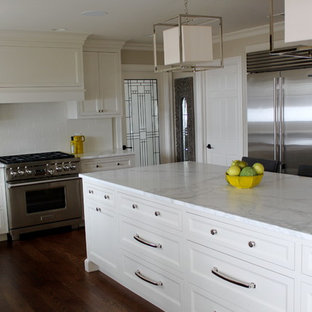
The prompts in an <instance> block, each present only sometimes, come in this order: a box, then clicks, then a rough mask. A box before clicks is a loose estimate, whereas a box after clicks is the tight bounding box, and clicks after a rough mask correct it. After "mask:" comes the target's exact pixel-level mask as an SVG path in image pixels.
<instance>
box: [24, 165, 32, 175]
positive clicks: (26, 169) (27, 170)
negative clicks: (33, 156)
mask: <svg viewBox="0 0 312 312" xmlns="http://www.w3.org/2000/svg"><path fill="white" fill-rule="evenodd" d="M25 174H27V175H31V174H32V171H31V170H30V169H28V168H27V166H25Z"/></svg>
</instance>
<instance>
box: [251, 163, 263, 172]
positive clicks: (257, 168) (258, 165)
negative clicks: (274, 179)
mask: <svg viewBox="0 0 312 312" xmlns="http://www.w3.org/2000/svg"><path fill="white" fill-rule="evenodd" d="M252 168H254V169H255V171H256V172H257V174H263V172H264V167H263V165H262V164H261V163H254V164H253V165H252Z"/></svg>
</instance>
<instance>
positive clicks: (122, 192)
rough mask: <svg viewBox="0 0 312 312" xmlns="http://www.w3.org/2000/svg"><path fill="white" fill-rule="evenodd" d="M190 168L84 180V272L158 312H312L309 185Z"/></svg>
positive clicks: (168, 166) (189, 164)
mask: <svg viewBox="0 0 312 312" xmlns="http://www.w3.org/2000/svg"><path fill="white" fill-rule="evenodd" d="M225 170H226V168H225V167H223V166H214V165H205V164H199V163H194V162H185V163H173V164H166V165H159V166H151V167H141V168H129V169H125V170H120V171H106V172H97V173H90V174H85V175H82V177H83V183H84V200H85V220H86V235H87V259H86V261H85V267H86V270H87V271H93V270H101V271H102V272H103V273H105V274H107V275H109V276H111V277H112V278H114V279H115V280H117V281H118V282H120V283H121V284H122V285H124V286H125V287H127V288H129V289H131V290H132V291H134V292H136V293H137V294H139V295H140V296H142V297H144V298H146V299H147V300H149V301H151V302H152V303H154V304H155V305H157V306H159V307H160V308H162V309H164V310H165V311H185V312H186V311H188V312H189V311H233V312H239V311H253V312H254V311H256V312H257V311H263V312H264V311H265V312H268V311H272V312H273V311H275V312H276V311H280V312H282V311H283V312H293V311H301V312H308V311H309V312H310V311H311V310H312V301H311V298H312V222H311V219H312V218H311V208H312V206H311V202H312V192H311V190H312V179H310V178H305V177H299V176H292V175H284V174H276V173H269V172H265V174H264V177H263V179H262V182H261V183H260V185H258V186H257V187H255V188H253V189H236V188H234V187H232V186H230V185H229V184H227V182H226V181H225V178H224V172H225Z"/></svg>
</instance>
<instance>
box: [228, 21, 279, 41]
mask: <svg viewBox="0 0 312 312" xmlns="http://www.w3.org/2000/svg"><path fill="white" fill-rule="evenodd" d="M274 31H275V32H280V31H284V22H278V23H275V24H274ZM269 33H270V26H269V24H267V25H262V26H257V27H252V28H246V29H242V30H238V31H233V32H230V33H226V34H224V35H223V41H231V40H237V39H242V38H248V37H254V36H260V35H267V34H269Z"/></svg>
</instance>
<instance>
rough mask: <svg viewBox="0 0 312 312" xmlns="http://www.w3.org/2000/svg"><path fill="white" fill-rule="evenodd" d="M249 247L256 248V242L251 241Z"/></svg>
mask: <svg viewBox="0 0 312 312" xmlns="http://www.w3.org/2000/svg"><path fill="white" fill-rule="evenodd" d="M248 246H249V247H250V248H252V247H255V246H256V242H254V241H250V242H249V243H248Z"/></svg>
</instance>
